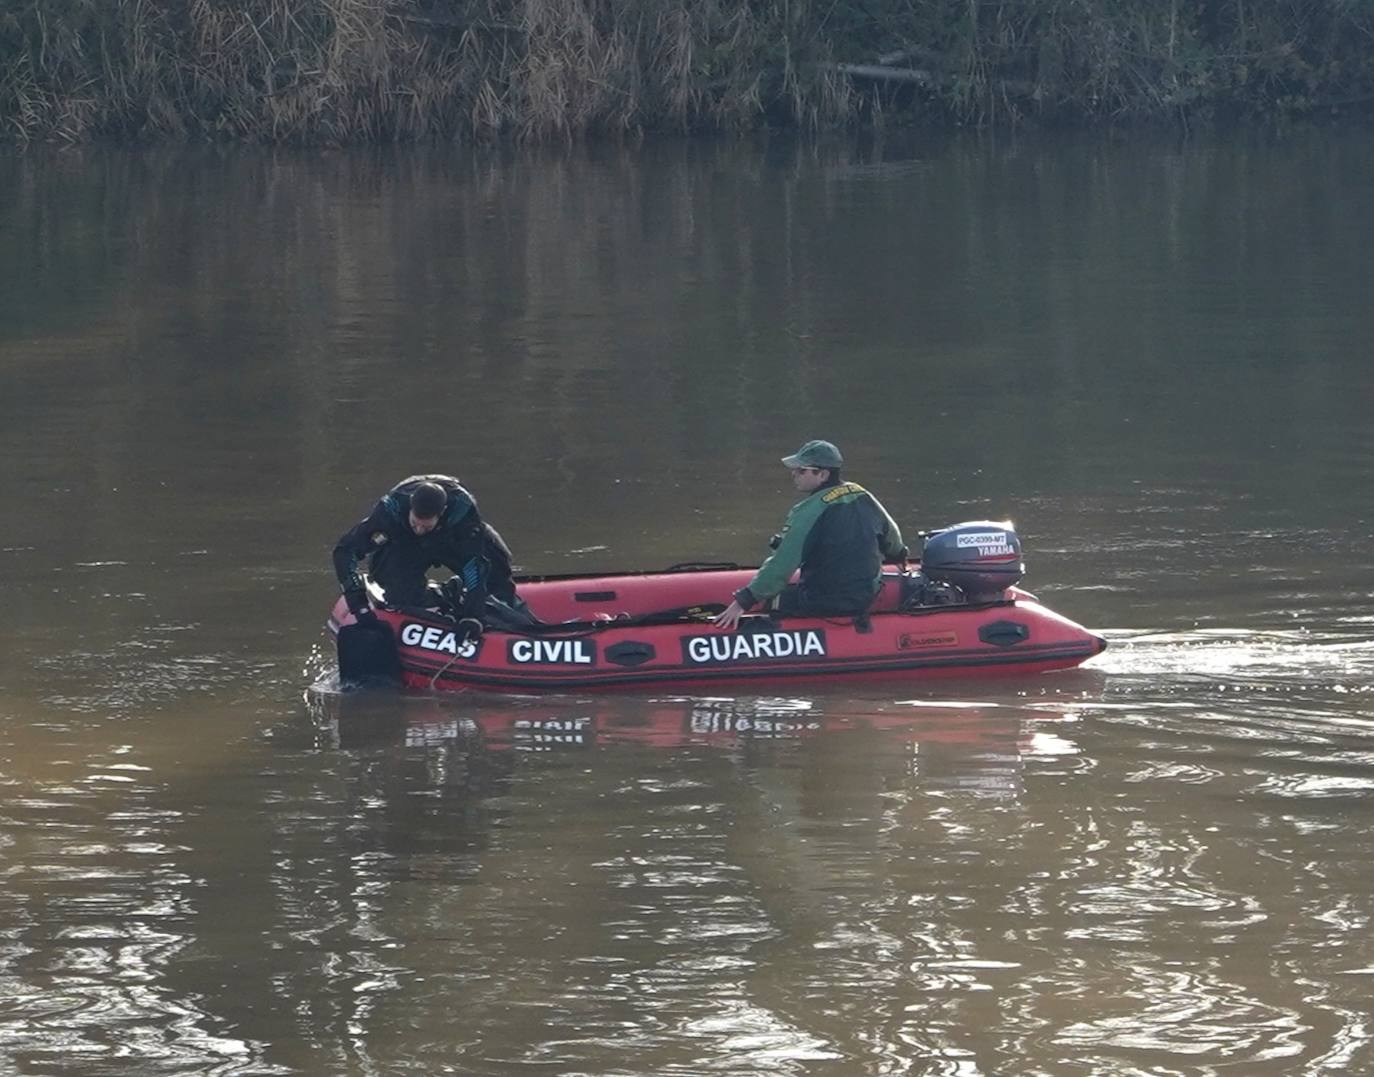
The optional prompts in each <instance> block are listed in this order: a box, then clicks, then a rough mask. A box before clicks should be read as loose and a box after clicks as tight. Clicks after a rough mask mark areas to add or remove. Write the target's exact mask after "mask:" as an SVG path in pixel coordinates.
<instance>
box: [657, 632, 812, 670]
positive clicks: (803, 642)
mask: <svg viewBox="0 0 1374 1077" xmlns="http://www.w3.org/2000/svg"><path fill="white" fill-rule="evenodd" d="M829 653H830V652H829V650H828V649H827V647H826V642H825V631H824V630H823V629H819V628H808V629H803V630H800V631H793V632H733V633H731V632H718V633H716V634H714V635H710V636H684V637H683V640H682V661H683V662H684V663H685V664H687V665H689V666H724V665H735V664H737V663H750V662H798V661H806V660H807V659H811V658H824V657H825V656H826V655H827V654H829Z"/></svg>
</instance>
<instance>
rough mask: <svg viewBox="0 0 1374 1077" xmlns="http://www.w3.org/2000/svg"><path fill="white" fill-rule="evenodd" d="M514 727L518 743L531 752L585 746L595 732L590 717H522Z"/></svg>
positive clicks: (515, 738)
mask: <svg viewBox="0 0 1374 1077" xmlns="http://www.w3.org/2000/svg"><path fill="white" fill-rule="evenodd" d="M514 728H515V737H514V740H515V741H516V743H517V744H518V745H519V746H520V747H521V748H524V749H525V750H526V751H531V752H547V751H551V750H552V749H554V748H559V747H568V746H572V747H584V746H586V745H587V744H589V743H591V739H592V738H591V734H592V732H593V730H592V720H591V719H590V718H533V719H526V718H522V719H520V720H519V721H517V722H516V723H515V727H514Z"/></svg>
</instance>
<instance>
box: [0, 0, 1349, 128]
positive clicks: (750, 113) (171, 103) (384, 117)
mask: <svg viewBox="0 0 1374 1077" xmlns="http://www.w3.org/2000/svg"><path fill="white" fill-rule="evenodd" d="M846 64H848V65H855V64H857V65H867V67H866V69H865V70H863V71H859V70H857V69H856V68H854V67H846V66H844V65H846ZM879 68H881V70H880V69H879ZM875 72H876V75H875ZM1370 101H1374V0H1193V2H1185V0H921V2H912V0H734V2H731V0H9V3H8V5H7V6H5V7H4V8H3V9H0V127H2V128H3V136H0V137H7V138H10V139H20V140H26V139H40V138H41V139H68V140H81V139H85V138H89V137H92V136H95V135H124V136H134V137H140V136H153V137H163V136H170V137H183V138H185V137H199V138H233V139H254V140H300V141H328V142H347V141H356V140H380V139H416V138H427V137H443V138H448V137H456V136H478V137H481V136H488V135H515V136H520V137H527V138H549V137H555V138H568V137H574V136H577V135H580V134H583V133H586V132H592V131H605V132H624V131H639V130H643V129H648V128H675V129H703V128H712V129H718V128H729V127H748V126H753V125H757V124H761V123H775V124H790V125H797V126H826V125H833V124H840V123H845V122H848V121H850V120H853V119H854V118H856V117H859V116H869V117H876V116H889V115H892V114H893V113H894V112H895V113H909V114H915V115H918V116H920V117H922V118H924V119H933V120H936V121H959V122H975V123H976V122H990V121H1002V120H1005V119H1020V118H1029V117H1037V118H1043V119H1047V120H1060V119H1068V120H1083V119H1093V118H1099V117H1108V118H1112V117H1119V116H1151V115H1168V114H1175V113H1183V114H1196V113H1208V112H1213V111H1227V112H1242V113H1275V114H1277V113H1293V112H1304V111H1311V110H1314V109H1318V108H1329V107H1346V106H1353V105H1359V104H1363V103H1368V102H1370Z"/></svg>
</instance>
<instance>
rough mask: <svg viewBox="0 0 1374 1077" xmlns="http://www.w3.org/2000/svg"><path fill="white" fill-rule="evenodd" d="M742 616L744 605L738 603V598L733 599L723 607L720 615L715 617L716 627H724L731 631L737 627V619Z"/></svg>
mask: <svg viewBox="0 0 1374 1077" xmlns="http://www.w3.org/2000/svg"><path fill="white" fill-rule="evenodd" d="M743 616H744V607H743V606H741V605H740V604H739V599H734V600H733V601H731V603H730V605H728V606H726V607H725V609H724V610H723V611H722V612H721V614H720V616H719V617H717V618H716V620H715V625H716V627H717V628H726V629H730V630H731V631H733V630H734V629H735V628H736V627H738V625H739V619H740V618H741V617H743Z"/></svg>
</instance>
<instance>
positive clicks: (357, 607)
mask: <svg viewBox="0 0 1374 1077" xmlns="http://www.w3.org/2000/svg"><path fill="white" fill-rule="evenodd" d="M344 601H345V602H347V603H348V612H349V613H351V614H353V619H354V620H355V621H357V622H358V623H359V624H360V625H375V624H376V623H377V614H376V613H375V612H374V611H373V609H372V606H371V605H370V604H369V603H368V601H367V592H366V591H348V592H346V593H345V594H344Z"/></svg>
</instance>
